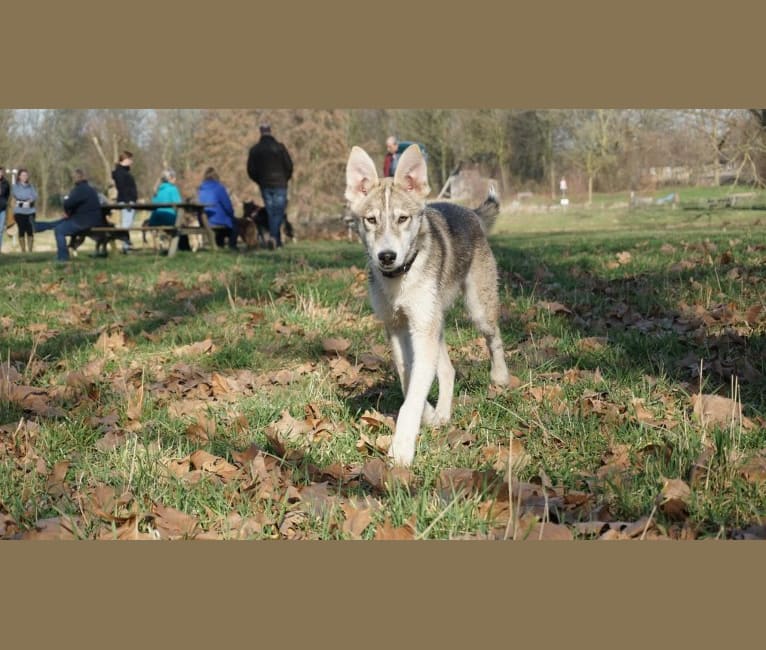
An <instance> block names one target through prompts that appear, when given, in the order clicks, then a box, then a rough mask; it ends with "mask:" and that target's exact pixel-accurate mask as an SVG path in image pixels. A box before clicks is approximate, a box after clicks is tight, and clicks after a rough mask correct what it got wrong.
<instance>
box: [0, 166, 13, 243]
mask: <svg viewBox="0 0 766 650" xmlns="http://www.w3.org/2000/svg"><path fill="white" fill-rule="evenodd" d="M10 196H11V185H10V183H9V182H8V180H7V179H6V178H5V167H3V166H2V165H0V252H2V250H3V233H4V232H5V212H6V210H7V209H8V199H9V198H10Z"/></svg>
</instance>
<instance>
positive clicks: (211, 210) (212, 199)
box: [197, 167, 237, 251]
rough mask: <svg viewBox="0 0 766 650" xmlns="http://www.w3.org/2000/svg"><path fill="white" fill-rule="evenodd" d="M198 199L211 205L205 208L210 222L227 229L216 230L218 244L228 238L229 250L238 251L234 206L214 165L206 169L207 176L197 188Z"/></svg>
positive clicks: (220, 244)
mask: <svg viewBox="0 0 766 650" xmlns="http://www.w3.org/2000/svg"><path fill="white" fill-rule="evenodd" d="M197 200H198V201H199V202H200V203H204V204H207V205H208V206H209V207H207V208H205V214H206V215H207V222H208V224H210V225H211V226H218V227H220V228H225V229H226V230H216V233H215V243H216V245H217V246H221V247H222V246H223V245H224V243H225V241H226V240H227V239H228V242H229V250H232V251H236V250H237V229H236V226H235V223H234V208H233V207H232V205H231V199H230V198H229V193H228V192H227V191H226V187H225V186H224V184H223V183H221V179H220V178H219V176H218V172H216V171H215V169H214V168H213V167H208V168H207V169H206V170H205V177H204V179H203V180H202V184H201V185H200V186H199V189H198V190H197Z"/></svg>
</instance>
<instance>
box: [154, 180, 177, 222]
mask: <svg viewBox="0 0 766 650" xmlns="http://www.w3.org/2000/svg"><path fill="white" fill-rule="evenodd" d="M152 203H181V193H180V192H179V191H178V187H177V186H176V173H175V172H174V171H173V170H172V169H166V170H165V171H163V172H162V176H161V177H160V182H159V184H158V185H157V190H156V191H155V193H154V196H153V197H152ZM149 225H150V226H175V225H176V209H175V208H157V209H155V210H153V211H152V214H151V215H150V216H149Z"/></svg>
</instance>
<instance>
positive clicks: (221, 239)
mask: <svg viewBox="0 0 766 650" xmlns="http://www.w3.org/2000/svg"><path fill="white" fill-rule="evenodd" d="M227 241H228V243H229V248H231V249H232V250H237V231H236V230H235V229H234V228H228V229H226V230H218V229H217V230H216V231H215V245H216V246H218V247H219V248H223V247H224V246H225V245H226V242H227Z"/></svg>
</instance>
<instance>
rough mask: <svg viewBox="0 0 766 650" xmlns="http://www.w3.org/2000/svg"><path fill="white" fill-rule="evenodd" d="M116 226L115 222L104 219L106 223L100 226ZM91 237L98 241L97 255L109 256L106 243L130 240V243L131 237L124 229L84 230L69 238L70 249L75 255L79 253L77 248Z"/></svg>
mask: <svg viewBox="0 0 766 650" xmlns="http://www.w3.org/2000/svg"><path fill="white" fill-rule="evenodd" d="M110 227H111V228H114V224H111V223H109V222H108V221H106V220H104V223H102V224H100V225H99V228H110ZM88 237H90V238H91V239H92V240H93V241H94V242H96V254H95V256H96V257H107V255H108V254H109V253H108V252H107V250H106V245H107V244H108V243H109V242H113V241H122V242H128V243H130V238H129V237H128V233H127V232H125V231H124V230H115V231H114V232H109V231H98V232H90V231H87V230H85V231H82V232H76V233H75V234H74V235H72V236H71V237H70V238H69V250H70V251H72V252H73V253H74V254H75V255H76V254H77V249H78V248H79V247H80V246H82V245H83V243H84V242H85V239H86V238H88Z"/></svg>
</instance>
